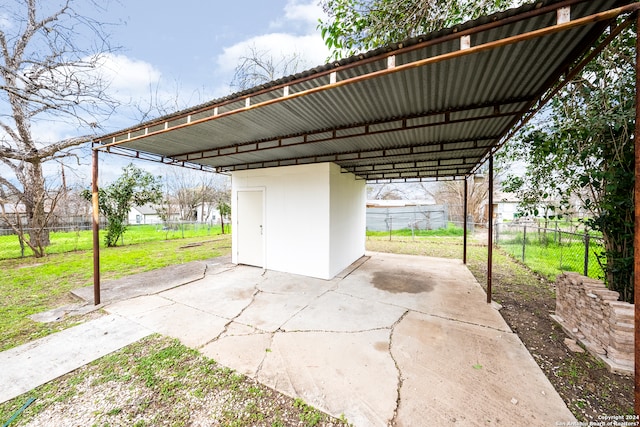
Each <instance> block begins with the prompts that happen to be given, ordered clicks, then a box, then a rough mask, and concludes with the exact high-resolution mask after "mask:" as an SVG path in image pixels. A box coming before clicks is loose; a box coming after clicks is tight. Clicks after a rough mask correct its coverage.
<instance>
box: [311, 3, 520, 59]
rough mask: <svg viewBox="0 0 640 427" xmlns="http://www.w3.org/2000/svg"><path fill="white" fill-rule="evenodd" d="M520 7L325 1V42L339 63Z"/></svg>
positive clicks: (511, 4) (492, 4)
mask: <svg viewBox="0 0 640 427" xmlns="http://www.w3.org/2000/svg"><path fill="white" fill-rule="evenodd" d="M517 3H521V2H517V1H516V2H514V1H510V0H429V1H425V0H322V1H321V2H320V4H321V5H322V7H323V9H324V11H325V12H326V13H327V15H328V17H329V18H328V19H327V20H325V21H323V20H320V23H319V25H318V27H319V28H320V31H321V34H322V38H323V39H324V41H325V44H326V45H327V47H329V49H330V50H331V57H332V58H334V59H339V58H341V57H345V56H351V55H354V54H356V53H358V52H363V51H367V50H370V49H374V48H376V47H379V46H383V45H385V44H388V43H392V42H399V41H402V40H404V39H406V38H408V37H413V36H417V35H420V34H427V33H430V32H432V31H436V30H440V29H442V28H446V27H449V26H453V25H456V24H460V23H462V22H465V21H467V20H469V19H474V18H477V17H479V16H482V15H487V14H489V13H493V12H497V11H499V10H502V9H505V8H507V7H511V6H515V5H516V4H517Z"/></svg>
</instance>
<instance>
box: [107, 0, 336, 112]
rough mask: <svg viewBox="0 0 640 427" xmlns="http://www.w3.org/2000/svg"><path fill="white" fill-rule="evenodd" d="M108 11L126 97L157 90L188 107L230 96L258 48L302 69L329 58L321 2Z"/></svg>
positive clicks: (188, 2) (161, 5)
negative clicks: (300, 62)
mask: <svg viewBox="0 0 640 427" xmlns="http://www.w3.org/2000/svg"><path fill="white" fill-rule="evenodd" d="M108 4H109V6H108V9H107V11H106V13H105V14H104V16H103V17H102V16H101V18H102V20H103V21H107V22H113V23H114V24H116V25H114V26H113V27H112V28H111V30H110V33H111V37H110V39H109V41H110V43H111V44H112V45H114V46H121V49H120V50H118V51H117V52H116V53H115V55H114V56H113V57H112V58H111V59H112V61H113V64H111V65H110V66H112V67H113V68H114V69H115V70H117V72H116V73H114V83H113V85H112V86H113V88H114V89H115V90H116V91H119V93H121V94H122V95H124V96H131V97H133V98H138V97H142V98H144V97H148V95H149V89H150V88H151V89H152V90H153V91H156V90H157V91H158V93H159V94H160V96H161V98H162V99H164V100H170V101H169V104H170V105H173V104H175V107H178V108H184V107H187V106H191V105H195V104H198V103H201V102H206V101H209V100H211V99H214V98H218V97H222V96H225V95H228V94H229V93H231V92H232V90H231V88H230V87H229V83H230V82H231V80H232V78H233V73H234V69H235V67H236V66H237V65H238V63H239V61H240V57H241V56H242V55H246V54H247V52H248V49H249V48H250V47H252V46H255V47H256V48H257V49H258V50H260V51H270V52H272V54H273V55H274V57H275V58H281V57H282V56H283V55H291V54H294V53H297V54H300V55H302V57H303V59H304V65H305V66H304V67H303V68H312V67H315V66H317V65H320V64H322V63H323V62H324V61H325V60H326V58H327V56H328V51H327V49H326V47H325V46H324V43H323V42H322V38H321V37H320V33H319V31H318V30H317V24H318V19H319V18H321V17H322V15H323V14H322V9H321V7H320V6H319V5H318V0H237V1H219V0H214V1H202V0H199V1H198V0H182V1H179V2H175V1H172V2H169V1H166V0H161V1H154V2H149V1H140V0H137V1H136V0H129V1H125V0H121V1H115V0H111V1H110V2H109V3H108ZM176 97H177V98H178V99H177V102H173V101H174V100H175V98H176ZM118 122H119V121H118ZM119 123H120V122H119ZM132 124H133V123H132Z"/></svg>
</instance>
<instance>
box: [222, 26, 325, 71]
mask: <svg viewBox="0 0 640 427" xmlns="http://www.w3.org/2000/svg"><path fill="white" fill-rule="evenodd" d="M253 48H255V49H256V50H258V51H259V52H270V53H271V55H273V57H274V58H276V59H279V58H282V57H287V56H291V55H293V54H297V55H300V57H301V59H302V62H303V63H304V64H305V68H312V67H315V66H318V65H321V64H323V63H324V62H325V61H326V59H327V57H328V56H329V51H328V50H327V47H326V46H325V44H324V42H323V41H322V39H321V38H320V37H319V36H318V35H316V34H313V35H303V36H296V35H293V34H287V33H270V34H264V35H260V36H256V37H251V38H250V39H247V40H244V41H242V42H240V43H236V44H234V45H233V46H229V47H225V48H224V50H223V52H222V54H220V55H219V56H218V58H217V63H218V65H219V67H220V70H221V71H223V72H233V70H235V68H236V66H237V65H238V64H239V63H240V58H241V57H242V56H244V55H248V54H249V52H250V51H251V49H253ZM298 71H302V70H298Z"/></svg>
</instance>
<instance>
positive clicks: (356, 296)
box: [335, 289, 514, 334]
mask: <svg viewBox="0 0 640 427" xmlns="http://www.w3.org/2000/svg"><path fill="white" fill-rule="evenodd" d="M335 293H336V294H339V295H344V296H348V297H351V298H356V299H359V300H361V301H374V302H376V303H378V304H384V305H388V306H391V307H398V308H402V309H405V310H409V311H413V312H416V313H419V314H424V315H425V316H429V317H436V318H438V319H442V320H450V321H452V322H457V323H463V324H466V325H473V326H479V327H481V328H487V329H493V330H494V331H499V332H504V333H508V334H512V333H514V332H513V331H509V330H506V329H500V328H499V327H495V326H491V325H483V324H480V323H474V322H468V321H465V320H460V319H455V318H453V317H448V316H443V315H439V314H433V313H427V312H425V311H422V310H417V309H415V308H411V307H406V306H404V305H400V304H396V303H393V302H386V301H379V300H377V299H371V298H366V297H363V296H359V295H353V294H350V293H348V292H346V291H340V290H337V289H336V290H335ZM498 314H499V313H498ZM507 327H508V326H507Z"/></svg>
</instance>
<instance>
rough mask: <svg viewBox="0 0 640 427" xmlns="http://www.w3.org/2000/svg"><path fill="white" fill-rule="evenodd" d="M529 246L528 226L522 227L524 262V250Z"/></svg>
mask: <svg viewBox="0 0 640 427" xmlns="http://www.w3.org/2000/svg"><path fill="white" fill-rule="evenodd" d="M526 247H527V226H526V225H525V226H524V228H523V229H522V262H524V251H525V248H526Z"/></svg>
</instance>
